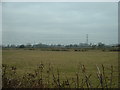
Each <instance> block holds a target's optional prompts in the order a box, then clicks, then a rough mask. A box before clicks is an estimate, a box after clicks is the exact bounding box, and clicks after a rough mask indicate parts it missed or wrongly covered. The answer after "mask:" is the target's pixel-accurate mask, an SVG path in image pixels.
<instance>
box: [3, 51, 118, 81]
mask: <svg viewBox="0 0 120 90" xmlns="http://www.w3.org/2000/svg"><path fill="white" fill-rule="evenodd" d="M2 58H3V60H2V63H3V64H7V65H13V66H16V67H17V72H19V75H22V74H24V73H27V72H32V71H33V70H34V69H35V68H36V66H37V65H39V64H40V63H41V62H42V63H44V64H46V65H48V64H49V63H51V65H52V66H53V67H54V69H55V70H57V69H59V71H60V72H61V73H64V74H65V75H67V77H71V76H73V75H75V73H76V72H77V68H78V65H79V63H81V64H84V65H85V66H86V68H87V71H88V73H89V72H90V73H92V74H93V76H95V75H96V71H97V69H96V65H98V66H100V67H101V65H102V64H103V65H104V66H105V67H110V66H111V65H113V67H114V70H115V71H118V52H103V51H100V50H93V51H86V52H74V51H40V50H23V49H20V50H13V49H11V50H3V51H2ZM61 77H64V75H61ZM116 77H117V73H116ZM93 78H94V77H93ZM116 82H117V81H116Z"/></svg>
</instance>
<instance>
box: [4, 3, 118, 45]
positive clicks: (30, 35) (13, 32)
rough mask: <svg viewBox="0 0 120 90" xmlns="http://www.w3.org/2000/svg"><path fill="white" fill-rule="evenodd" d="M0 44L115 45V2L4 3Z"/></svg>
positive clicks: (116, 40) (116, 25)
mask: <svg viewBox="0 0 120 90" xmlns="http://www.w3.org/2000/svg"><path fill="white" fill-rule="evenodd" d="M2 29H3V30H2V43H3V44H27V43H31V44H34V43H44V44H64V45H66V44H71V43H72V44H79V43H85V42H86V34H88V42H89V43H98V42H103V43H105V44H116V43H118V3H117V2H56V3H55V2H46V3H44V2H16V3H15V2H4V3H2Z"/></svg>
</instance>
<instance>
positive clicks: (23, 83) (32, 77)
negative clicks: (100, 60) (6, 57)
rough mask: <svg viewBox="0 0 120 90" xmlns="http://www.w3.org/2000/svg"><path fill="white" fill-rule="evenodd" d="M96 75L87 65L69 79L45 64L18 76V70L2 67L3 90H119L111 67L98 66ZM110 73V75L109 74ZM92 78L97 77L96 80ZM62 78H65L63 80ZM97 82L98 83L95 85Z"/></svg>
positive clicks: (80, 66) (80, 67) (82, 66)
mask: <svg viewBox="0 0 120 90" xmlns="http://www.w3.org/2000/svg"><path fill="white" fill-rule="evenodd" d="M96 69H97V72H96V73H88V72H87V68H86V66H85V65H82V64H79V65H78V70H77V72H76V73H75V74H74V76H72V77H70V78H68V77H67V75H65V76H64V74H62V72H60V71H59V69H57V70H55V69H54V68H53V66H51V64H49V65H48V67H46V66H45V65H44V64H43V63H40V64H39V66H37V68H36V69H35V70H34V72H33V73H26V74H24V75H23V76H20V77H19V76H18V75H17V74H18V73H17V71H16V70H17V68H16V67H14V66H8V65H6V64H3V65H2V70H3V73H2V82H3V88H117V87H118V82H117V77H115V76H114V75H116V71H115V70H114V67H113V66H112V65H111V66H110V67H109V68H107V69H106V67H105V66H104V65H101V67H100V68H99V67H98V66H97V65H96ZM108 73H109V74H108ZM92 76H96V77H95V78H94V79H93V78H91V77H92ZM61 77H64V79H62V78H61ZM93 80H96V83H93Z"/></svg>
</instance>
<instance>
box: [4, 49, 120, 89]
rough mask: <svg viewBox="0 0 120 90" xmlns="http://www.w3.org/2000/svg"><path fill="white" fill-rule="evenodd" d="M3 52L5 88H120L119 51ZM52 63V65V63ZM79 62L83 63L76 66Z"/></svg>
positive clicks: (21, 50) (11, 50)
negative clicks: (119, 81) (119, 76)
mask: <svg viewBox="0 0 120 90" xmlns="http://www.w3.org/2000/svg"><path fill="white" fill-rule="evenodd" d="M2 52H3V65H2V66H3V67H2V69H3V75H2V77H3V87H13V88H26V87H28V88H114V87H115V88H116V87H118V63H117V60H118V52H109V51H96V50H95V51H84V52H81V51H79V52H76V51H68V52H65V51H59V52H58V51H41V50H23V49H19V50H13V49H10V50H3V51H2ZM41 61H43V62H41ZM40 62H41V63H40ZM46 62H47V64H46ZM49 62H51V64H48V63H49ZM78 62H82V64H79V65H78V66H76V65H77V64H78ZM39 63H40V64H39ZM96 64H97V65H96ZM102 64H104V65H102ZM36 65H37V66H36ZM76 67H77V68H76Z"/></svg>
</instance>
